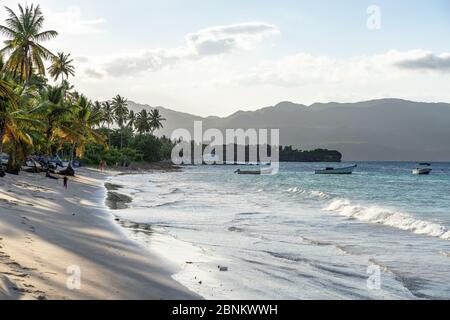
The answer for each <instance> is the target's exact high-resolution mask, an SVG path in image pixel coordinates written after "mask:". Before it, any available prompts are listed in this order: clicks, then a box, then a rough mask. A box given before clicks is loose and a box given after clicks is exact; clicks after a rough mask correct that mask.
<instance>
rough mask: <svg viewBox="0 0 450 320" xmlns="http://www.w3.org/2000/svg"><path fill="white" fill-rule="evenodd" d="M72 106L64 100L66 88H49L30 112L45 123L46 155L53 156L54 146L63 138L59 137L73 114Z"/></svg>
mask: <svg viewBox="0 0 450 320" xmlns="http://www.w3.org/2000/svg"><path fill="white" fill-rule="evenodd" d="M71 112H72V111H71V106H70V105H69V104H67V103H66V101H65V100H64V88H63V87H59V86H58V87H52V86H48V87H47V88H46V89H45V90H44V92H42V97H41V102H40V103H39V105H38V106H37V107H36V108H34V109H32V110H31V111H30V114H31V115H35V117H36V118H38V119H40V120H41V121H42V123H44V126H45V129H44V131H43V135H44V138H45V146H44V149H45V153H46V154H47V155H52V154H51V153H52V146H53V145H54V143H55V142H56V141H57V140H58V139H60V138H61V136H60V135H58V134H59V133H60V132H61V130H62V129H63V127H64V121H66V120H67V119H68V117H69V116H70V114H71Z"/></svg>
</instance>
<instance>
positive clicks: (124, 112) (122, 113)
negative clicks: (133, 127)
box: [112, 95, 129, 148]
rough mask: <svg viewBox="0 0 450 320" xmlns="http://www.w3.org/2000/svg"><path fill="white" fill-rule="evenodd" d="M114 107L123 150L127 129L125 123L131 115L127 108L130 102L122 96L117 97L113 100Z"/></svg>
mask: <svg viewBox="0 0 450 320" xmlns="http://www.w3.org/2000/svg"><path fill="white" fill-rule="evenodd" d="M112 106H113V108H114V115H115V119H116V121H117V124H118V125H119V128H120V148H122V147H123V128H124V127H125V122H126V121H127V119H128V115H129V110H128V108H127V106H128V100H127V99H125V98H123V97H121V96H120V95H117V96H116V97H114V98H113V100H112Z"/></svg>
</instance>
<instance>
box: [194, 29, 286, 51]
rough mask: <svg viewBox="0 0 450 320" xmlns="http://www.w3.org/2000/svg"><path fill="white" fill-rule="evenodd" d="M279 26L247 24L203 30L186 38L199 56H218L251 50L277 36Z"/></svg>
mask: <svg viewBox="0 0 450 320" xmlns="http://www.w3.org/2000/svg"><path fill="white" fill-rule="evenodd" d="M279 33H280V30H279V29H278V28H277V26H275V25H272V24H268V23H264V22H247V23H239V24H231V25H226V26H216V27H212V28H206V29H202V30H200V31H197V32H195V33H189V34H188V35H187V36H186V41H187V43H188V47H193V48H194V49H195V51H196V52H197V54H198V55H216V54H223V53H227V52H231V51H233V50H236V49H249V48H251V47H252V46H253V45H254V44H255V43H258V42H261V41H262V40H263V39H264V38H266V37H269V36H272V35H277V34H279Z"/></svg>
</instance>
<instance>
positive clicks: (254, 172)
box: [234, 169, 261, 175]
mask: <svg viewBox="0 0 450 320" xmlns="http://www.w3.org/2000/svg"><path fill="white" fill-rule="evenodd" d="M234 173H236V174H247V175H261V170H256V171H249V170H240V169H238V170H236V171H235V172H234Z"/></svg>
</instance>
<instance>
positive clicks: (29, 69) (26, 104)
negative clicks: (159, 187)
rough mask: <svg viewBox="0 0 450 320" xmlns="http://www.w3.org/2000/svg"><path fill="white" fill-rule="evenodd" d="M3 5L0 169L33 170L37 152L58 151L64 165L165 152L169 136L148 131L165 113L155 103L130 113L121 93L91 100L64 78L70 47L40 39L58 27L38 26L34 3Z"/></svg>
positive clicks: (70, 69)
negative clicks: (58, 48) (59, 48)
mask: <svg viewBox="0 0 450 320" xmlns="http://www.w3.org/2000/svg"><path fill="white" fill-rule="evenodd" d="M5 10H6V11H7V14H8V17H7V19H6V20H5V22H4V24H3V25H0V33H1V34H2V35H3V36H5V37H6V38H7V40H6V41H5V42H4V43H5V46H4V48H3V49H1V50H0V155H1V154H2V153H3V152H5V153H7V154H8V156H9V157H8V163H7V166H6V168H4V167H3V166H2V165H1V163H0V171H1V172H3V171H4V170H6V171H7V172H8V173H18V172H19V171H20V169H21V168H22V166H23V165H25V164H26V163H27V162H28V164H29V163H30V161H31V163H34V169H35V170H37V167H38V166H37V163H36V161H37V160H36V159H37V158H39V161H42V159H44V160H45V159H52V158H53V159H54V158H58V157H61V158H65V160H67V161H69V168H70V169H72V162H73V160H75V159H76V158H78V159H80V160H82V161H84V162H85V163H86V164H98V163H100V162H102V161H106V162H107V163H108V164H109V165H128V164H130V163H131V162H134V161H148V162H151V161H160V160H163V159H166V158H169V157H170V150H171V148H172V142H171V141H170V140H168V139H166V138H156V137H155V136H154V135H153V134H154V133H155V132H156V131H157V130H159V129H161V128H162V126H163V124H162V123H163V121H164V120H165V119H163V118H162V116H161V115H160V113H159V111H158V110H150V111H149V112H148V111H147V110H142V111H141V112H139V113H135V112H134V111H133V110H129V109H128V106H127V99H126V98H124V97H122V96H121V95H117V96H116V97H114V98H112V99H111V101H105V102H103V103H101V102H99V101H96V102H92V101H91V100H90V99H89V98H88V97H86V96H85V95H83V94H81V93H79V92H77V91H76V90H75V89H74V87H73V86H72V85H71V84H70V82H69V80H70V77H75V71H76V70H75V67H74V65H73V62H74V61H73V60H72V59H71V58H70V54H68V53H63V52H58V53H57V54H54V53H52V52H51V51H50V50H48V49H46V48H45V47H44V46H43V43H44V42H46V41H49V40H51V39H53V38H55V37H57V36H58V32H57V31H54V30H47V31H44V30H43V29H44V22H45V18H44V15H43V14H42V11H41V9H40V7H39V6H38V5H37V6H35V5H29V6H28V5H25V6H22V5H19V7H18V11H17V12H16V11H14V10H13V9H11V8H7V7H6V8H5ZM47 72H48V75H49V77H50V78H47ZM37 156H39V157H37ZM45 161H46V160H45ZM45 161H44V162H45ZM48 163H49V162H48V161H47V166H45V163H44V166H43V167H44V170H48V169H49V165H48ZM40 165H42V163H41V164H40ZM39 167H41V166H39ZM69 173H70V171H69Z"/></svg>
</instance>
